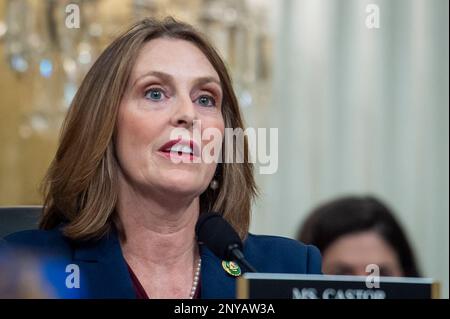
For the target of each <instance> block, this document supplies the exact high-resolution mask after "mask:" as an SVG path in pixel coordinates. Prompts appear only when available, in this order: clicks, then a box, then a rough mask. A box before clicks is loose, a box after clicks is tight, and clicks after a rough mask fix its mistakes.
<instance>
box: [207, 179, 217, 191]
mask: <svg viewBox="0 0 450 319" xmlns="http://www.w3.org/2000/svg"><path fill="white" fill-rule="evenodd" d="M209 187H210V188H211V189H212V190H216V189H218V188H219V182H218V181H217V180H216V179H213V180H212V181H211V183H210V184H209Z"/></svg>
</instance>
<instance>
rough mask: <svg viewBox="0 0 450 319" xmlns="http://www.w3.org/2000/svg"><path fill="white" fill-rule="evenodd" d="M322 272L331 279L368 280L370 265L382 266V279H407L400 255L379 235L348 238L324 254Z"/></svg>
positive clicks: (350, 236)
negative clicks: (361, 277)
mask: <svg viewBox="0 0 450 319" xmlns="http://www.w3.org/2000/svg"><path fill="white" fill-rule="evenodd" d="M322 262H323V264H322V270H323V272H324V274H329V275H352V276H367V275H370V274H371V272H372V271H373V270H370V271H369V272H366V267H367V265H370V264H375V265H378V266H379V269H380V276H397V277H398V276H403V271H402V268H401V266H400V262H399V260H398V257H397V254H396V253H395V251H394V250H393V249H392V248H391V246H390V245H389V244H388V243H387V242H386V241H385V240H384V239H383V238H382V237H381V236H380V235H378V234H377V233H376V232H374V231H364V232H359V233H354V234H349V235H344V236H342V237H340V238H338V239H337V240H336V241H335V242H333V243H332V244H331V245H330V246H329V247H328V248H327V249H326V250H325V251H324V252H323V260H322Z"/></svg>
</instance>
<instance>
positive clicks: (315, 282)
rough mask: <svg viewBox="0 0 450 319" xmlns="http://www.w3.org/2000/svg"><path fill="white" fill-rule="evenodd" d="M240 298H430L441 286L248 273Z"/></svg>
mask: <svg viewBox="0 0 450 319" xmlns="http://www.w3.org/2000/svg"><path fill="white" fill-rule="evenodd" d="M236 288H237V294H236V296H237V298H239V299H431V298H439V295H440V286H439V283H438V282H435V281H433V279H430V278H405V277H377V278H375V279H374V278H373V277H370V276H368V277H365V276H331V275H295V274H267V273H246V274H244V275H243V276H241V277H240V278H238V280H237V286H236Z"/></svg>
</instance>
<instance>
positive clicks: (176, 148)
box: [170, 144, 194, 154]
mask: <svg viewBox="0 0 450 319" xmlns="http://www.w3.org/2000/svg"><path fill="white" fill-rule="evenodd" d="M170 151H171V152H181V153H188V154H191V153H194V152H193V151H192V148H190V147H189V146H187V145H177V144H175V145H174V146H172V147H171V148H170Z"/></svg>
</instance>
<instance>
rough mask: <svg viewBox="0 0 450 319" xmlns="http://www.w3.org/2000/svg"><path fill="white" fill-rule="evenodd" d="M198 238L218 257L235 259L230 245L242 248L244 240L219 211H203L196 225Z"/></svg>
mask: <svg viewBox="0 0 450 319" xmlns="http://www.w3.org/2000/svg"><path fill="white" fill-rule="evenodd" d="M195 233H196V234H197V239H198V241H200V242H203V243H204V244H205V245H206V246H207V247H208V248H209V249H210V250H211V251H212V252H213V253H214V254H215V255H216V256H217V257H219V258H220V259H223V260H233V259H234V257H233V255H232V254H231V251H230V249H229V248H230V247H232V246H234V247H236V248H238V249H240V250H241V249H242V241H241V239H240V238H239V235H238V234H237V233H236V231H235V230H234V229H233V227H231V225H230V224H229V223H228V222H227V221H226V220H225V219H223V218H222V216H221V215H219V214H217V213H201V214H200V216H199V218H198V221H197V225H196V226H195Z"/></svg>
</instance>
